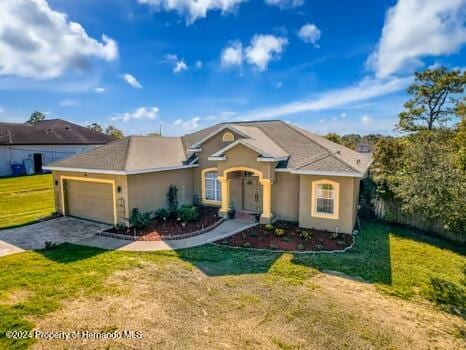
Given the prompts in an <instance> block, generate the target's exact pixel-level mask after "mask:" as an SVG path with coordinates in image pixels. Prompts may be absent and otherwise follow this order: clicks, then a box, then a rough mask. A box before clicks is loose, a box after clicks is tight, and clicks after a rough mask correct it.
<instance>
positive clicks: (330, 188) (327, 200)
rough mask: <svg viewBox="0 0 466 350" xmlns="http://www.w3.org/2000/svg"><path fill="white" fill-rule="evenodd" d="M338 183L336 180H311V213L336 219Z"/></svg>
mask: <svg viewBox="0 0 466 350" xmlns="http://www.w3.org/2000/svg"><path fill="white" fill-rule="evenodd" d="M339 188H340V185H339V184H338V183H337V182H333V181H328V180H320V181H313V182H312V215H313V216H316V217H323V218H328V219H338V207H339V205H338V197H339Z"/></svg>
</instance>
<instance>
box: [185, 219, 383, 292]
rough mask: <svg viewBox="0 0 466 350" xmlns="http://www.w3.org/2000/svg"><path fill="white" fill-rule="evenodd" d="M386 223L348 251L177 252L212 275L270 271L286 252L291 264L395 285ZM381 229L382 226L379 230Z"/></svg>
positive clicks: (208, 248)
mask: <svg viewBox="0 0 466 350" xmlns="http://www.w3.org/2000/svg"><path fill="white" fill-rule="evenodd" d="M380 227H382V228H383V227H384V226H382V225H375V227H372V226H371V225H368V227H366V228H365V230H363V232H362V233H361V234H360V235H359V236H357V237H356V243H355V245H354V247H353V248H352V249H351V250H350V251H348V252H345V253H334V254H327V253H318V254H311V253H309V254H300V253H295V254H293V253H279V252H276V253H275V252H273V251H260V250H248V249H235V248H228V247H223V246H214V245H207V246H202V247H198V248H191V249H184V250H178V251H176V255H177V256H178V257H179V258H180V259H182V260H184V261H187V262H189V263H191V264H192V265H194V266H196V267H197V268H199V269H200V270H201V271H203V272H204V273H205V274H206V275H208V276H223V275H240V274H257V273H267V272H268V271H269V270H270V268H271V267H272V266H273V265H274V264H275V263H276V261H277V260H279V259H280V258H281V256H282V255H283V254H287V255H291V257H292V258H291V260H290V262H291V264H295V265H301V266H307V267H311V268H315V269H317V270H320V271H328V270H332V271H339V272H343V273H345V274H348V275H351V276H360V277H361V278H363V279H364V280H366V281H370V282H375V283H383V284H391V282H392V276H391V261H390V242H389V232H390V230H388V229H387V230H384V229H380ZM377 228H379V229H377Z"/></svg>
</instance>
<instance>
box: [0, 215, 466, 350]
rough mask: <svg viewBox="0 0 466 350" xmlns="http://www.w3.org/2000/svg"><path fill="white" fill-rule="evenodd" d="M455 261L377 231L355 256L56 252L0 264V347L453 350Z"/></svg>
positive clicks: (401, 233) (391, 230)
mask: <svg viewBox="0 0 466 350" xmlns="http://www.w3.org/2000/svg"><path fill="white" fill-rule="evenodd" d="M464 254H465V252H464V248H457V247H455V246H453V245H451V244H449V243H446V242H444V241H441V240H436V239H432V238H428V237H425V236H422V235H418V234H415V233H412V232H410V231H409V230H405V229H400V228H397V227H390V226H387V225H383V224H380V223H365V224H364V225H363V230H362V232H361V234H360V235H359V236H358V237H357V240H356V245H355V247H354V249H352V250H351V251H349V252H347V253H342V254H314V255H308V254H282V253H273V252H260V251H250V250H243V249H231V248H227V247H220V246H215V245H207V246H202V247H198V248H192V249H187V250H181V251H176V252H151V253H132V252H122V251H103V250H100V249H94V248H88V247H82V246H77V245H71V244H64V245H61V246H58V247H56V248H53V249H51V250H41V251H36V252H27V253H21V254H16V255H11V256H7V257H3V258H0V271H1V272H2V273H1V274H0V348H5V349H24V348H27V347H29V346H34V341H33V340H31V339H24V340H13V339H8V338H6V337H5V332H6V331H7V330H13V329H16V330H19V329H23V330H31V329H34V328H35V327H37V328H38V329H41V330H76V329H87V330H91V331H104V330H115V329H120V330H122V329H133V330H141V331H143V333H144V340H141V341H140V342H139V343H138V342H137V340H132V341H130V340H126V341H124V340H121V341H115V342H112V341H100V342H94V343H92V342H91V343H86V342H85V341H83V342H79V341H78V342H77V343H67V342H64V341H44V340H42V341H38V343H36V344H35V345H36V346H38V347H39V348H47V349H61V348H69V347H74V346H76V347H81V348H96V347H99V348H100V347H110V348H125V347H128V348H133V347H139V348H148V347H150V346H153V347H154V346H155V347H157V348H174V347H179V348H187V349H193V348H224V347H231V346H233V347H235V346H236V347H239V348H251V349H252V348H255V349H257V348H259V349H261V348H262V349H269V348H272V349H273V348H275V349H303V348H328V347H332V348H335V349H341V348H374V349H387V348H393V349H403V348H427V347H430V346H433V344H435V346H436V347H438V348H456V347H457V348H461V347H462V346H463V345H465V344H464V334H465V333H466V325H465V321H464V316H465V315H464V306H465V305H464V302H465V300H466V294H465V287H466V279H465V267H466V258H465V255H464ZM319 272H330V273H319ZM337 273H344V274H347V275H351V276H358V277H360V278H361V279H364V280H365V281H367V282H370V283H371V284H368V283H361V282H358V281H354V280H352V279H349V278H340V277H336V276H334V275H335V274H337ZM435 281H437V282H435ZM438 281H441V282H440V283H438ZM374 285H375V287H374ZM394 295H396V296H394ZM400 297H401V298H400ZM429 301H433V302H434V303H439V306H440V308H442V309H443V310H446V311H448V312H450V314H448V313H445V312H444V311H441V310H439V308H438V307H433V306H432V304H431V303H430V302H429ZM452 314H455V315H458V314H459V315H460V316H455V315H452ZM462 317H463V318H462ZM462 338H463V339H462Z"/></svg>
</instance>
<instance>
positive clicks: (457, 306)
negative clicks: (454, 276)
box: [428, 277, 466, 315]
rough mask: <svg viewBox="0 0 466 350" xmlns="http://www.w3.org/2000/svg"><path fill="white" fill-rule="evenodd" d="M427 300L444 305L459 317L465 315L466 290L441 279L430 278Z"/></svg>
mask: <svg viewBox="0 0 466 350" xmlns="http://www.w3.org/2000/svg"><path fill="white" fill-rule="evenodd" d="M430 284H431V286H430V290H429V293H428V298H429V299H430V300H432V301H433V302H435V303H437V304H440V305H441V304H443V305H446V306H447V307H449V308H450V309H451V311H452V312H455V313H457V314H460V315H466V288H465V287H463V286H461V285H459V284H456V283H452V282H449V281H446V280H443V279H441V278H436V277H434V278H431V280H430Z"/></svg>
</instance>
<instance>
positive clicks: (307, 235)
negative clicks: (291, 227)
mask: <svg viewBox="0 0 466 350" xmlns="http://www.w3.org/2000/svg"><path fill="white" fill-rule="evenodd" d="M301 237H302V238H303V239H309V238H312V232H309V231H302V232H301Z"/></svg>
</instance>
